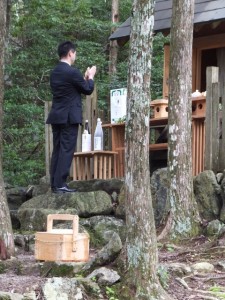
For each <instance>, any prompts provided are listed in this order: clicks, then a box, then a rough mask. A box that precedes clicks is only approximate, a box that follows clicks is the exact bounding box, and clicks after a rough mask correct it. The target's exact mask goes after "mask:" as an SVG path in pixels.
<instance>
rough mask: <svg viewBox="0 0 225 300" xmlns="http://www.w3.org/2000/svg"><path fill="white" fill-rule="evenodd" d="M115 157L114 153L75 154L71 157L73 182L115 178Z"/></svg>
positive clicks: (92, 152) (91, 152) (115, 153)
mask: <svg viewBox="0 0 225 300" xmlns="http://www.w3.org/2000/svg"><path fill="white" fill-rule="evenodd" d="M116 155H117V152H116V151H90V152H75V153H74V156H73V180H90V179H110V178H113V177H117V169H116Z"/></svg>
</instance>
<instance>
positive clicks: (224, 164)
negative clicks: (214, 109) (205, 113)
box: [219, 83, 225, 171]
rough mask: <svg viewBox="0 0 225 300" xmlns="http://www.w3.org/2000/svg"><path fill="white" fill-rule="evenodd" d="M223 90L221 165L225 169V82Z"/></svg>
mask: <svg viewBox="0 0 225 300" xmlns="http://www.w3.org/2000/svg"><path fill="white" fill-rule="evenodd" d="M223 87H224V88H223V91H222V113H221V119H222V128H221V134H222V140H221V144H220V150H221V151H220V160H219V165H220V168H221V170H220V171H224V169H225V83H223Z"/></svg>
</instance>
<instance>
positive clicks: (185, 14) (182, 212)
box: [159, 0, 200, 240]
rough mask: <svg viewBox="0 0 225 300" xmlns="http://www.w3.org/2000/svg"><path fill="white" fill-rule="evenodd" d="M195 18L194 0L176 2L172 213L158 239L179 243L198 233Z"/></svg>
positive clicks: (170, 162)
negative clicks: (194, 135)
mask: <svg viewBox="0 0 225 300" xmlns="http://www.w3.org/2000/svg"><path fill="white" fill-rule="evenodd" d="M193 17H194V0H185V1H183V0H173V11H172V25H171V46H170V51H171V53H170V76H169V78H170V86H169V89H170V90H169V117H168V118H169V120H168V124H169V141H168V144H169V149H168V174H169V190H168V197H169V201H170V204H171V210H170V215H169V219H168V222H167V226H166V227H165V230H164V231H163V232H162V234H161V235H160V236H159V239H160V238H162V237H165V236H166V237H167V238H168V237H170V238H172V239H174V240H179V239H183V238H185V237H191V236H195V235H196V234H198V232H199V224H200V222H199V221H200V219H199V214H198V209H197V205H196V202H195V199H194V196H193V180H192V151H191V147H192V145H191V115H192V107H191V92H192V42H193Z"/></svg>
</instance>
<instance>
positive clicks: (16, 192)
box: [6, 187, 27, 210]
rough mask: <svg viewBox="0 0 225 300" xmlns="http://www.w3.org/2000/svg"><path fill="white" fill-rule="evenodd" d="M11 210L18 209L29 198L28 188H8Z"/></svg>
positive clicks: (7, 194) (7, 193)
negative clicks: (27, 195)
mask: <svg viewBox="0 0 225 300" xmlns="http://www.w3.org/2000/svg"><path fill="white" fill-rule="evenodd" d="M6 196H7V201H8V205H9V210H17V209H18V208H19V207H20V206H21V205H22V204H23V202H25V201H26V200H27V197H26V188H23V187H17V188H16V187H14V188H10V189H6Z"/></svg>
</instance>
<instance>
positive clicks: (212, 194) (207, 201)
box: [193, 170, 222, 221]
mask: <svg viewBox="0 0 225 300" xmlns="http://www.w3.org/2000/svg"><path fill="white" fill-rule="evenodd" d="M193 186H194V194H195V198H196V201H197V205H198V209H199V213H200V216H201V218H202V219H205V220H207V221H212V220H215V219H217V218H218V217H219V215H220V210H221V206H222V199H221V188H220V185H219V184H218V183H217V179H216V176H215V174H214V173H213V171H211V170H207V171H204V172H202V173H200V174H198V175H197V176H196V177H194V180H193Z"/></svg>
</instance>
